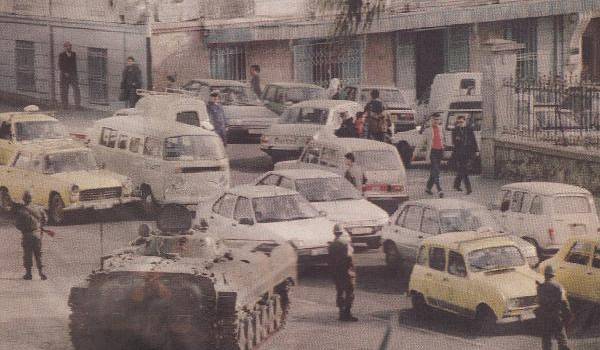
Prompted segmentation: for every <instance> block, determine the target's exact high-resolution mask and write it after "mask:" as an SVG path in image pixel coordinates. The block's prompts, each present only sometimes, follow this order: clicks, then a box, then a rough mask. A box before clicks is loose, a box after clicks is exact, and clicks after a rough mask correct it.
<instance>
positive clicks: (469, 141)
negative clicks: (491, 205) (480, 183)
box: [452, 115, 479, 194]
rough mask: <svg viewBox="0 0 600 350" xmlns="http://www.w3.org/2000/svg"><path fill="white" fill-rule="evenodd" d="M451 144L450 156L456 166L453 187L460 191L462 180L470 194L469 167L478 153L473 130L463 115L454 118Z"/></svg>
mask: <svg viewBox="0 0 600 350" xmlns="http://www.w3.org/2000/svg"><path fill="white" fill-rule="evenodd" d="M452 144H453V145H454V151H453V154H452V157H453V159H454V164H455V166H456V178H455V179H454V189H455V190H457V191H462V189H461V187H460V186H461V184H462V182H463V181H464V183H465V187H466V190H467V194H471V192H472V189H471V181H469V168H470V166H471V163H472V161H473V159H474V158H475V157H476V156H477V153H479V150H478V148H477V140H476V139H475V132H474V131H473V128H471V126H467V125H465V116H464V115H459V116H458V117H457V118H456V125H455V126H454V129H453V130H452Z"/></svg>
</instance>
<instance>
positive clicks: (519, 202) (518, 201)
mask: <svg viewBox="0 0 600 350" xmlns="http://www.w3.org/2000/svg"><path fill="white" fill-rule="evenodd" d="M523 197H525V193H524V192H515V193H513V196H512V201H511V203H510V210H511V211H512V212H515V213H518V212H520V211H521V208H523Z"/></svg>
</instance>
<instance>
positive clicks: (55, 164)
mask: <svg viewBox="0 0 600 350" xmlns="http://www.w3.org/2000/svg"><path fill="white" fill-rule="evenodd" d="M26 190H30V191H31V193H32V202H33V203H35V204H37V205H40V206H42V207H44V208H46V209H47V212H48V218H49V221H50V222H51V223H54V224H61V223H63V222H64V220H65V213H67V212H71V211H75V210H82V209H109V208H112V207H114V206H117V205H120V204H127V203H131V202H134V201H137V200H138V199H137V198H135V197H134V196H133V184H132V182H131V180H130V179H129V178H128V177H126V176H122V175H118V174H116V173H113V172H111V171H108V170H105V169H99V168H98V165H97V163H96V160H95V158H94V155H93V153H92V151H91V150H90V149H88V148H87V147H84V146H81V145H79V146H73V144H72V143H71V142H65V143H62V144H61V143H56V144H53V145H48V144H31V145H28V146H26V147H23V148H21V149H20V150H19V151H18V152H17V153H16V154H15V155H14V156H13V159H12V160H11V161H10V162H9V164H8V165H3V166H0V206H2V208H3V209H8V208H9V207H10V205H11V203H12V200H16V201H20V199H21V197H22V195H23V193H24V192H25V191H26Z"/></svg>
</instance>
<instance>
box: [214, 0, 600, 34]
mask: <svg viewBox="0 0 600 350" xmlns="http://www.w3.org/2000/svg"><path fill="white" fill-rule="evenodd" d="M598 10H600V0H529V1H520V2H507V3H501V4H495V5H480V6H472V7H459V6H447V7H443V8H436V9H430V10H423V11H415V12H408V13H397V14H394V15H390V16H385V15H384V16H382V17H381V18H380V19H378V20H375V21H374V22H373V24H372V25H371V27H370V28H368V29H367V30H365V31H364V32H361V33H360V34H365V33H385V32H395V31H400V30H413V29H423V28H434V27H444V26H452V25H460V24H470V23H485V22H496V21H505V20H512V19H518V18H536V17H546V16H556V15H563V14H570V13H582V12H589V11H598ZM332 27H333V24H332V23H331V22H325V21H323V20H318V19H317V20H312V21H311V20H309V19H306V20H303V21H298V20H288V21H281V20H275V19H274V20H272V21H264V20H263V21H261V22H260V23H258V24H257V23H253V22H250V21H248V22H245V23H241V22H239V21H238V22H237V23H235V24H227V23H222V22H221V23H220V24H217V23H216V22H213V23H210V21H209V22H208V23H206V29H207V30H208V35H207V37H206V38H205V40H206V42H207V43H208V44H217V43H236V42H249V41H263V40H290V39H310V38H323V37H327V36H329V35H331V32H332Z"/></svg>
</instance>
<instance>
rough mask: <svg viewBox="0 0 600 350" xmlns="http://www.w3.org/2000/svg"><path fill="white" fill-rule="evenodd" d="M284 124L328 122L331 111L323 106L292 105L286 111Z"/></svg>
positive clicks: (322, 123)
mask: <svg viewBox="0 0 600 350" xmlns="http://www.w3.org/2000/svg"><path fill="white" fill-rule="evenodd" d="M284 113H285V116H284V117H283V122H282V124H319V125H325V124H326V123H327V116H328V115H329V111H328V110H327V109H321V108H297V107H292V108H289V109H288V110H287V111H285V112H284Z"/></svg>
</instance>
